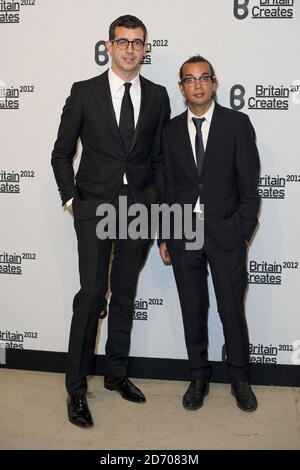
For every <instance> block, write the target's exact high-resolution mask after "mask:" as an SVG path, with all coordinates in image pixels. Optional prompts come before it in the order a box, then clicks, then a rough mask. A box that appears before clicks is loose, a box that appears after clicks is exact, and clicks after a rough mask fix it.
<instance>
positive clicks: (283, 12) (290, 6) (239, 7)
mask: <svg viewBox="0 0 300 470" xmlns="http://www.w3.org/2000/svg"><path fill="white" fill-rule="evenodd" d="M249 13H250V14H251V19H253V20H258V19H264V20H271V19H276V18H277V19H285V20H291V19H293V18H294V0H252V1H251V2H250V0H234V1H233V14H234V16H235V18H236V19H238V20H244V19H246V18H247V17H248V15H249Z"/></svg>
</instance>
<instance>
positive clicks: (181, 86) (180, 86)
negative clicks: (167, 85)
mask: <svg viewBox="0 0 300 470" xmlns="http://www.w3.org/2000/svg"><path fill="white" fill-rule="evenodd" d="M178 86H179V89H180V91H181V94H182V96H184V98H186V95H185V91H184V86H183V84H182V83H181V81H180V82H178Z"/></svg>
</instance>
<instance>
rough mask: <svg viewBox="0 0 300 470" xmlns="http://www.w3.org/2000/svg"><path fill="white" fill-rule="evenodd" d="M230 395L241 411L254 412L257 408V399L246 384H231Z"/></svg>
mask: <svg viewBox="0 0 300 470" xmlns="http://www.w3.org/2000/svg"><path fill="white" fill-rule="evenodd" d="M231 393H232V395H233V396H234V397H235V398H236V404H237V406H238V407H239V408H240V409H241V410H243V411H255V410H256V408H257V406H258V404H257V399H256V396H255V395H254V393H253V390H252V388H251V387H250V384H249V383H248V382H238V383H233V384H231Z"/></svg>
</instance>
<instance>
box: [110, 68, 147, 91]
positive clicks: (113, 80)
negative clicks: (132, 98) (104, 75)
mask: <svg viewBox="0 0 300 470" xmlns="http://www.w3.org/2000/svg"><path fill="white" fill-rule="evenodd" d="M108 80H109V85H110V89H111V91H112V93H113V92H120V91H121V90H124V87H123V85H124V83H125V82H124V80H122V78H120V77H119V76H118V75H117V74H116V73H115V72H114V71H113V70H112V69H111V68H110V69H109V70H108ZM130 83H131V89H130V93H133V94H137V93H138V92H139V89H140V87H141V82H140V75H139V74H137V76H136V77H134V79H133V80H131V81H130Z"/></svg>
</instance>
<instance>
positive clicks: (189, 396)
mask: <svg viewBox="0 0 300 470" xmlns="http://www.w3.org/2000/svg"><path fill="white" fill-rule="evenodd" d="M208 392H209V383H208V382H203V381H202V380H192V382H191V383H190V385H189V388H188V389H187V391H186V392H185V394H184V395H183V399H182V404H183V406H184V408H186V409H187V410H198V409H199V408H201V406H202V405H203V400H204V397H206V395H208Z"/></svg>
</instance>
